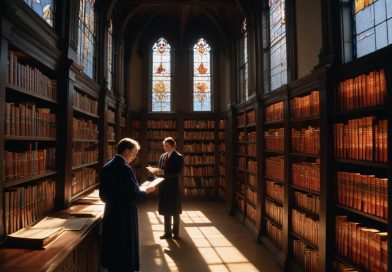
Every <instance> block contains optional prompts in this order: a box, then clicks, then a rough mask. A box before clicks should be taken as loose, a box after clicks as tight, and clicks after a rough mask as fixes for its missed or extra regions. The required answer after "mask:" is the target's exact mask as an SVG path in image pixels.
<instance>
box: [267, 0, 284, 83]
mask: <svg viewBox="0 0 392 272" xmlns="http://www.w3.org/2000/svg"><path fill="white" fill-rule="evenodd" d="M285 10H286V9H285V0H269V42H270V44H269V72H270V90H274V89H276V88H279V87H280V86H282V85H283V84H286V83H287V50H286V47H287V46H286V19H285V12H286V11H285Z"/></svg>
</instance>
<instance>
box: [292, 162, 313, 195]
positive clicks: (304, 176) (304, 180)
mask: <svg viewBox="0 0 392 272" xmlns="http://www.w3.org/2000/svg"><path fill="white" fill-rule="evenodd" d="M291 181H292V183H293V184H294V185H296V186H299V187H302V188H304V189H308V190H312V191H315V192H320V161H319V160H316V162H314V163H312V162H301V163H293V164H292V165H291Z"/></svg>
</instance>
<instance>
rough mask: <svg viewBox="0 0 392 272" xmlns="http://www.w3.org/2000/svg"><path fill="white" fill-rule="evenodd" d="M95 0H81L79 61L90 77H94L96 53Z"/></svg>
mask: <svg viewBox="0 0 392 272" xmlns="http://www.w3.org/2000/svg"><path fill="white" fill-rule="evenodd" d="M94 5H95V0H80V7H79V31H78V61H79V64H80V66H81V67H82V69H83V72H85V73H86V75H88V76H89V77H91V78H93V72H94V71H93V69H94V54H95V43H96V32H95V7H94Z"/></svg>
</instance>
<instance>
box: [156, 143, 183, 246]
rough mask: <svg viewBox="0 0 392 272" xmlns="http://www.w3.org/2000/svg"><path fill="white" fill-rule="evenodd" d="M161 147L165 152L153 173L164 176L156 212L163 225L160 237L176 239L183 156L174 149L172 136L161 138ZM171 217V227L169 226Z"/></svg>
mask: <svg viewBox="0 0 392 272" xmlns="http://www.w3.org/2000/svg"><path fill="white" fill-rule="evenodd" d="M163 148H164V149H165V151H166V152H165V153H164V154H162V155H161V157H160V158H159V162H158V167H159V168H160V170H159V171H158V172H157V173H155V174H158V175H161V176H163V177H164V178H165V180H164V181H163V182H162V183H161V184H160V185H159V205H158V212H159V214H161V215H163V219H164V225H165V233H164V234H163V235H162V236H161V237H160V238H161V239H169V238H172V237H173V238H174V239H178V238H179V229H180V214H181V213H182V209H181V194H180V183H179V179H180V174H181V171H182V169H183V168H184V158H183V157H182V155H181V154H180V153H178V152H177V151H176V142H175V141H174V139H173V138H172V137H167V138H165V139H164V140H163ZM172 217H173V229H172V228H171V227H172ZM172 235H173V236H172Z"/></svg>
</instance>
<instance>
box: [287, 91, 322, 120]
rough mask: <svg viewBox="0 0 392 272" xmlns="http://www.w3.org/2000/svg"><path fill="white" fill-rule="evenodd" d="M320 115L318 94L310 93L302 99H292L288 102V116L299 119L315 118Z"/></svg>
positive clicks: (317, 92) (315, 92) (316, 92)
mask: <svg viewBox="0 0 392 272" xmlns="http://www.w3.org/2000/svg"><path fill="white" fill-rule="evenodd" d="M319 113H320V92H319V91H312V92H310V94H309V95H306V96H303V97H294V98H292V99H291V100H290V116H291V118H292V119H300V118H306V117H311V116H317V115H319Z"/></svg>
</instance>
